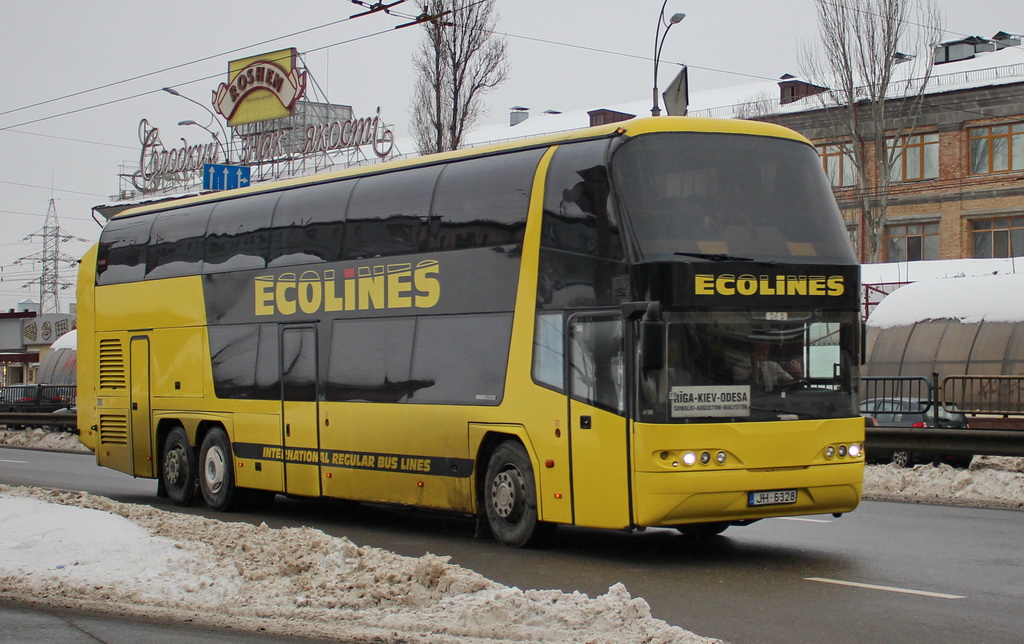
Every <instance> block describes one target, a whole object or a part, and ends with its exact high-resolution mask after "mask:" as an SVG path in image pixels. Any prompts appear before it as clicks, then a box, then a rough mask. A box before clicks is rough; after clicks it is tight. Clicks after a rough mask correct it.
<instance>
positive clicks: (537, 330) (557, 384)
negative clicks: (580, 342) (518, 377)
mask: <svg viewBox="0 0 1024 644" xmlns="http://www.w3.org/2000/svg"><path fill="white" fill-rule="evenodd" d="M564 327H565V319H564V318H563V316H562V314H561V312H558V313H541V314H539V315H538V316H537V324H536V326H535V327H534V331H533V379H534V381H535V382H537V383H538V384H541V385H546V386H548V387H552V388H553V389H555V390H556V391H563V390H564V388H565V384H564V380H565V373H564V369H565V364H564V359H565V356H564V350H563V337H562V329H563V328H564Z"/></svg>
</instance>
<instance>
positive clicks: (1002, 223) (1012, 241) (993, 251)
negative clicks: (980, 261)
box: [971, 216, 1024, 258]
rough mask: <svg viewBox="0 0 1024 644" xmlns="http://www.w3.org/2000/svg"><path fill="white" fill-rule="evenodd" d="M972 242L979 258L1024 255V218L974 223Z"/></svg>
mask: <svg viewBox="0 0 1024 644" xmlns="http://www.w3.org/2000/svg"><path fill="white" fill-rule="evenodd" d="M971 242H972V245H973V246H974V257H977V258H991V257H1014V256H1017V255H1021V254H1024V216H1019V217H1001V218H999V219H977V220H975V221H972V222H971Z"/></svg>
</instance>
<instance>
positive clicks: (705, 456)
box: [700, 452, 711, 465]
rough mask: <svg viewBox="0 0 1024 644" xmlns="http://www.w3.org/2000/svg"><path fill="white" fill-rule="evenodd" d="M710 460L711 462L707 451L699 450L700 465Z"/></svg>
mask: <svg viewBox="0 0 1024 644" xmlns="http://www.w3.org/2000/svg"><path fill="white" fill-rule="evenodd" d="M710 462H711V454H710V453H709V452H701V453H700V464H701V465H707V464H708V463H710Z"/></svg>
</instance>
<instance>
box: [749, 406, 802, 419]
mask: <svg viewBox="0 0 1024 644" xmlns="http://www.w3.org/2000/svg"><path fill="white" fill-rule="evenodd" d="M750 409H751V410H752V411H764V412H768V413H770V414H779V415H783V414H784V415H787V416H804V417H806V418H807V419H808V420H818V417H817V416H815V415H814V414H809V413H807V412H806V411H797V410H795V409H772V408H770V407H751V408H750Z"/></svg>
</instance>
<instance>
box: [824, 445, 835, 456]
mask: <svg viewBox="0 0 1024 644" xmlns="http://www.w3.org/2000/svg"><path fill="white" fill-rule="evenodd" d="M835 455H836V448H835V447H832V446H831V445H829V446H828V447H826V448H825V458H833V457H834V456H835Z"/></svg>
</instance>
